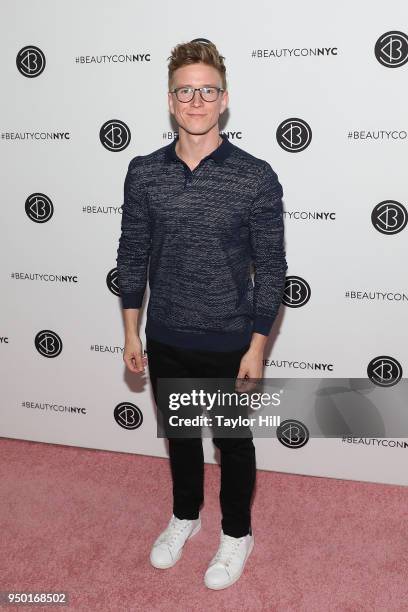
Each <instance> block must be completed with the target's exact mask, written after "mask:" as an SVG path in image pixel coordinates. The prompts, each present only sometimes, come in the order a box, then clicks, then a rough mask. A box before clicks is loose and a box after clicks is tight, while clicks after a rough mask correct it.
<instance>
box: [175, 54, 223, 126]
mask: <svg viewBox="0 0 408 612" xmlns="http://www.w3.org/2000/svg"><path fill="white" fill-rule="evenodd" d="M209 85H212V86H213V87H214V86H215V87H222V83H221V76H220V74H219V72H218V70H217V69H216V68H214V67H213V66H207V65H206V64H202V63H198V64H190V65H187V66H181V68H177V70H176V71H175V72H174V74H173V83H172V86H171V89H174V88H175V87H186V86H190V87H204V86H209ZM168 100H169V110H170V112H171V114H172V115H174V118H175V120H176V121H177V124H178V125H179V126H180V127H182V128H184V129H185V130H186V132H188V133H189V134H206V133H207V132H208V131H209V130H210V129H211V128H212V127H214V125H217V124H218V118H219V116H220V115H221V114H222V113H223V112H224V110H225V109H226V108H227V105H228V92H226V91H224V92H220V94H219V96H218V99H217V100H215V102H205V101H204V100H203V99H202V98H201V95H200V92H199V91H196V92H195V95H194V98H193V99H192V100H191V102H179V101H178V100H177V98H176V94H174V93H169V94H168Z"/></svg>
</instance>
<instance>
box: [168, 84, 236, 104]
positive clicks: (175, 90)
mask: <svg viewBox="0 0 408 612" xmlns="http://www.w3.org/2000/svg"><path fill="white" fill-rule="evenodd" d="M180 89H190V90H192V92H193V95H192V96H191V98H190V100H179V98H178V95H177V92H178V91H179V90H180ZM202 89H209V87H208V86H206V87H175V88H174V89H172V90H171V91H169V93H174V94H176V98H177V100H178V101H179V102H181V103H182V104H188V103H189V102H191V100H194V96H195V92H196V91H199V92H200V97H201V99H202V101H203V102H209V103H210V104H211V102H216V101H217V100H218V98H219V97H220V93H221V92H222V91H225V89H223V88H222V87H214V86H213V85H211V89H216V90H217V92H218V93H217V97H216V98H215V100H211V101H210V100H204V98H203V93H202V91H201V90H202Z"/></svg>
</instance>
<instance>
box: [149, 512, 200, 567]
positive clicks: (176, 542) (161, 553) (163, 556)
mask: <svg viewBox="0 0 408 612" xmlns="http://www.w3.org/2000/svg"><path fill="white" fill-rule="evenodd" d="M200 529H201V517H200V514H199V515H198V519H194V520H191V521H190V520H188V519H179V518H177V517H176V516H174V514H172V516H171V519H170V521H169V524H168V525H167V527H166V529H165V530H164V531H163V532H162V533H161V534H160V535H159V536H158V538H156V540H155V542H154V544H153V547H152V550H151V553H150V562H151V564H152V565H153V567H157V568H159V569H166V568H168V567H172V566H173V565H175V563H177V561H178V560H179V559H180V557H181V553H182V552H183V546H184V544H185V542H186V540H187V539H188V538H191V537H192V536H193V535H195V534H196V533H198V532H199V531H200Z"/></svg>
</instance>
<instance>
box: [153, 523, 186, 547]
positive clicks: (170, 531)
mask: <svg viewBox="0 0 408 612" xmlns="http://www.w3.org/2000/svg"><path fill="white" fill-rule="evenodd" d="M187 524H188V523H186V524H184V525H183V523H182V522H181V519H178V518H177V517H176V516H173V517H172V518H171V521H170V524H169V526H168V527H167V529H166V530H165V532H164V533H163V535H162V537H161V538H160V543H163V544H170V545H171V544H172V543H173V542H174V540H175V539H176V537H177V536H178V535H180V534H181V533H182V532H183V531H184V530H185V529H186V527H187Z"/></svg>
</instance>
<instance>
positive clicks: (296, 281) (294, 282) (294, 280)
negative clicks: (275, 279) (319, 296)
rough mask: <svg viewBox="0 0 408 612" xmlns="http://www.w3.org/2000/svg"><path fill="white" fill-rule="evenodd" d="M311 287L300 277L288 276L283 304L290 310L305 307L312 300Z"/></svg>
mask: <svg viewBox="0 0 408 612" xmlns="http://www.w3.org/2000/svg"><path fill="white" fill-rule="evenodd" d="M310 295H311V291H310V285H309V283H307V282H306V281H305V279H304V278H301V277H300V276H287V277H286V283H285V290H284V292H283V298H282V303H283V304H285V306H290V308H299V307H300V306H304V305H305V304H306V303H307V302H308V301H309V300H310Z"/></svg>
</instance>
